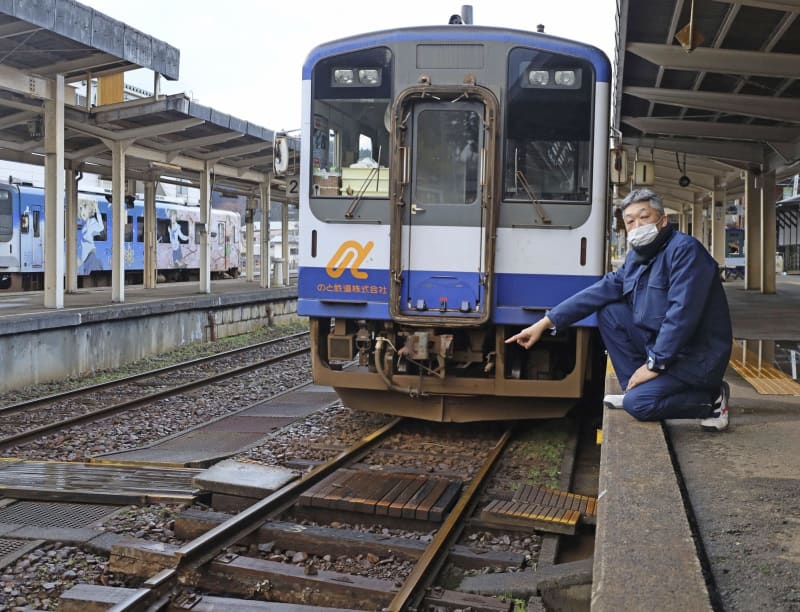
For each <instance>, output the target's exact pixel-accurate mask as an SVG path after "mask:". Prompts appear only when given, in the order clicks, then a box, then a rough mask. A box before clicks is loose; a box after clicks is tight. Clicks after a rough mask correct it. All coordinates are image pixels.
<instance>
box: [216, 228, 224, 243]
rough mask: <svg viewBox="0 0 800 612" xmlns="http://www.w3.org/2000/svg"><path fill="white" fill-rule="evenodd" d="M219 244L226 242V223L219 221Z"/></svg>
mask: <svg viewBox="0 0 800 612" xmlns="http://www.w3.org/2000/svg"><path fill="white" fill-rule="evenodd" d="M217 244H225V224H224V223H217Z"/></svg>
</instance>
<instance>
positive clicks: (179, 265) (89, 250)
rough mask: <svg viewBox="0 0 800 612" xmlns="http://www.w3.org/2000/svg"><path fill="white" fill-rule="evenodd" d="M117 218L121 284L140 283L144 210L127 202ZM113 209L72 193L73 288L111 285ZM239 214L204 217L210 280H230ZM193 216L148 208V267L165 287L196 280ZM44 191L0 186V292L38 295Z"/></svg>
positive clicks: (160, 205) (186, 210)
mask: <svg viewBox="0 0 800 612" xmlns="http://www.w3.org/2000/svg"><path fill="white" fill-rule="evenodd" d="M125 213H126V215H127V218H126V220H125V247H124V252H125V278H126V282H129V283H141V282H142V267H143V265H144V202H142V201H140V200H135V199H133V198H132V197H129V198H128V199H127V201H126V207H125ZM112 218H113V208H112V206H111V203H110V202H109V199H108V197H107V196H106V194H104V193H91V192H83V191H81V192H79V194H78V218H77V219H76V220H75V221H73V222H72V223H76V225H72V224H71V223H70V222H69V221H67V227H68V228H70V227H76V230H75V231H76V232H77V234H76V236H77V259H78V261H77V264H78V283H79V285H80V286H83V287H86V286H97V285H108V284H110V280H111V254H112V240H111V223H112ZM239 219H240V217H239V213H236V212H230V211H226V210H216V209H212V211H211V224H210V227H209V233H208V240H209V245H210V249H211V270H212V274H214V275H216V276H220V275H223V274H228V275H231V276H236V275H238V271H239V251H240V244H239V243H240V240H241V237H240V221H239ZM199 221H200V209H199V208H198V207H197V206H185V205H183V204H176V203H169V202H162V201H157V202H156V260H157V267H158V272H159V274H160V275H162V276H163V277H164V278H165V280H173V281H177V280H193V279H196V278H198V273H199V265H200V263H199V262H200V257H199V244H200V236H199V225H198V223H199ZM44 256H45V255H44V190H43V189H41V188H38V187H32V186H28V185H21V184H14V183H11V184H9V183H0V289H6V290H23V289H40V288H42V286H43V276H44Z"/></svg>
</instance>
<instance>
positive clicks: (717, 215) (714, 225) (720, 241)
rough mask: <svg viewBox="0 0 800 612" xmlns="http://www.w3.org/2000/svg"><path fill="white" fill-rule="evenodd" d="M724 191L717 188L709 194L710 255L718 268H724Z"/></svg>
mask: <svg viewBox="0 0 800 612" xmlns="http://www.w3.org/2000/svg"><path fill="white" fill-rule="evenodd" d="M726 195H727V194H726V193H725V189H723V188H721V187H717V188H716V189H715V190H714V191H713V192H712V193H711V204H712V208H711V210H712V214H711V255H712V256H713V257H714V259H716V260H717V264H718V265H719V267H720V268H722V267H724V266H725V206H726V199H727V197H726Z"/></svg>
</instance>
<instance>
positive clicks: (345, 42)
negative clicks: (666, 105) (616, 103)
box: [303, 26, 611, 83]
mask: <svg viewBox="0 0 800 612" xmlns="http://www.w3.org/2000/svg"><path fill="white" fill-rule="evenodd" d="M427 40H437V41H441V40H444V41H450V40H452V41H456V42H462V41H463V42H468V41H475V40H480V41H495V42H503V43H514V44H518V45H524V46H527V47H533V48H536V49H542V50H544V51H550V52H552V53H561V54H564V55H571V56H574V57H579V58H581V59H585V60H587V61H589V62H591V64H592V66H594V70H595V75H596V78H597V82H599V83H609V82H610V80H611V64H610V63H609V61H608V58H607V57H606V55H605V53H603V52H602V51H601V50H600V49H598V48H597V47H593V46H591V45H587V44H583V43H578V42H575V41H571V40H566V39H564V38H558V37H556V36H550V35H549V34H548V35H545V34H536V33H534V32H525V31H522V30H507V29H500V28H482V27H475V26H449V27H448V26H428V27H421V28H406V29H399V30H388V31H384V32H372V33H369V34H362V35H359V36H352V37H350V38H343V39H341V40H336V41H333V42H330V43H328V44H325V45H320V46H319V47H316V48H315V49H312V50H311V52H310V53H309V55H308V57H307V58H306V61H305V63H304V64H303V79H304V80H308V79H310V78H311V71H312V69H313V67H314V65H315V64H316V63H317V62H318V61H319V60H320V59H323V58H326V57H329V56H331V55H338V54H340V53H347V52H349V51H354V50H357V49H363V48H365V47H374V46H379V45H385V44H387V43H395V42H406V41H419V42H422V41H427Z"/></svg>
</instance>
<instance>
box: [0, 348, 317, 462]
mask: <svg viewBox="0 0 800 612" xmlns="http://www.w3.org/2000/svg"><path fill="white" fill-rule="evenodd" d="M310 351H311V349H310V348H309V347H305V348H301V349H295V350H293V351H290V352H288V353H284V354H282V355H277V356H275V357H269V358H267V359H265V360H263V361H258V362H256V363H251V364H248V365H246V366H242V367H240V368H233V369H231V370H226V371H224V372H222V373H221V374H214V375H212V376H209V377H206V378H202V379H198V380H193V381H191V382H188V383H184V384H182V385H178V386H177V387H171V388H169V389H164V390H162V391H156V392H155V393H150V394H149V395H143V396H142V397H137V398H135V399H132V400H128V401H125V402H121V403H119V404H112V405H111V406H104V407H103V408H100V409H99V410H93V411H90V412H87V413H85V414H81V415H77V416H74V417H70V418H68V419H64V420H63V421H58V422H55V423H50V424H48V425H42V426H41V427H36V428H35V429H29V430H27V431H22V432H19V433H16V434H13V435H11V436H8V437H4V438H0V449H4V448H8V447H10V446H15V445H18V444H23V443H25V442H28V441H30V440H34V439H36V438H39V437H41V436H43V435H45V434H48V433H52V432H54V431H58V430H60V429H64V428H65V427H70V426H72V425H79V424H81V423H87V422H91V421H97V420H99V419H101V418H105V417H107V416H111V415H112V414H116V413H118V412H124V411H126V410H130V409H131V408H136V407H137V406H141V405H144V404H150V403H153V402H155V401H157V400H160V399H164V398H167V397H172V396H173V395H179V394H182V393H185V392H187V391H192V390H194V389H198V388H200V387H207V386H209V385H211V384H214V383H216V382H220V381H222V380H226V379H228V378H233V377H234V376H240V375H242V374H246V373H248V372H250V371H252V370H258V369H261V368H265V367H267V366H269V365H272V364H273V363H277V362H279V361H283V360H285V359H289V358H291V357H297V356H298V355H303V354H305V353H308V352H310Z"/></svg>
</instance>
